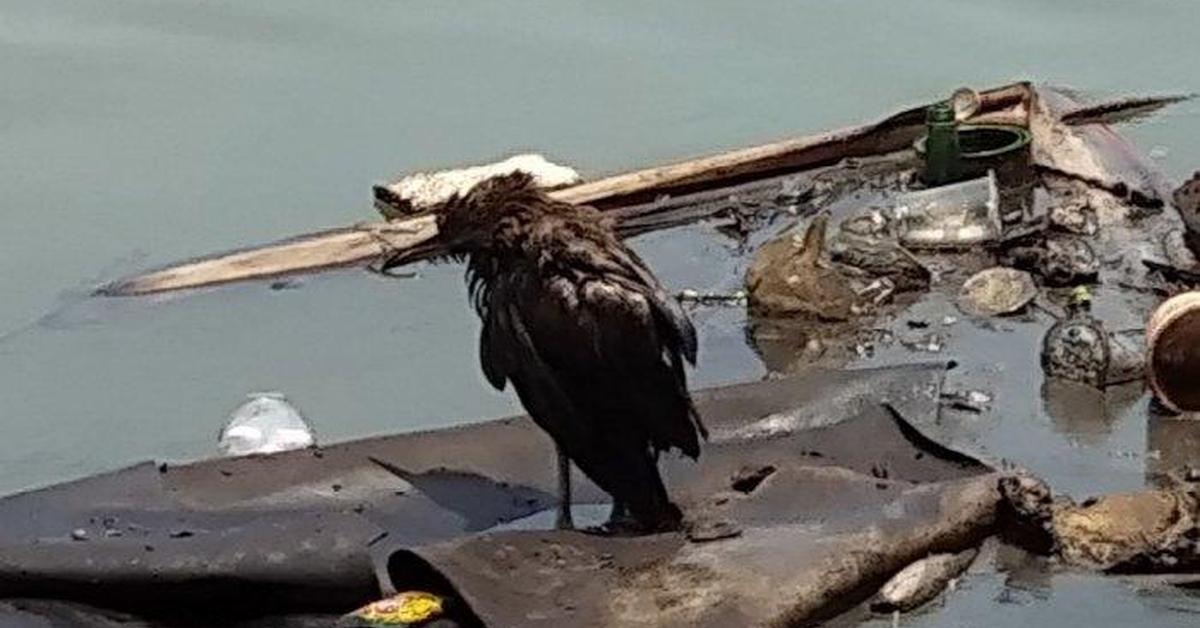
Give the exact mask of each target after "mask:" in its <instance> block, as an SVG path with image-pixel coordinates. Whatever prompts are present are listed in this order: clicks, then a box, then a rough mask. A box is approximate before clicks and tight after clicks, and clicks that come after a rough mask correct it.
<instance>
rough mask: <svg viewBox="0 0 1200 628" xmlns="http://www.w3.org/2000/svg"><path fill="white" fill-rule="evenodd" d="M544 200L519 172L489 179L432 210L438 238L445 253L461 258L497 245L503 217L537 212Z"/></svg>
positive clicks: (502, 225)
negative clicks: (435, 216) (434, 214)
mask: <svg viewBox="0 0 1200 628" xmlns="http://www.w3.org/2000/svg"><path fill="white" fill-rule="evenodd" d="M544 201H545V197H544V196H543V194H542V193H541V192H540V191H539V190H538V187H537V184H536V183H534V180H533V175H530V174H529V173H527V172H523V171H521V170H516V171H513V172H512V173H509V174H503V175H498V176H494V177H490V178H487V179H484V180H483V181H480V182H479V183H477V184H475V186H474V187H472V188H471V189H470V190H468V191H467V193H466V194H463V195H461V196H460V195H457V194H456V195H454V196H452V197H450V199H448V200H447V201H446V202H445V203H442V204H440V205H439V206H438V207H437V208H435V210H434V211H435V213H436V214H437V225H438V235H439V239H440V240H441V245H442V246H444V247H445V251H446V252H447V253H448V254H449V255H451V256H453V257H462V256H465V255H470V254H471V253H475V252H478V251H482V250H488V249H491V248H493V247H494V246H495V245H496V239H497V236H498V234H499V233H500V231H501V230H502V229H503V228H504V225H505V223H506V222H509V221H506V220H505V218H516V217H519V216H520V215H521V214H524V213H528V212H531V211H536V209H537V208H538V207H539V206H541V205H542V204H544Z"/></svg>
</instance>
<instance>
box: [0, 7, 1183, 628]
mask: <svg viewBox="0 0 1200 628" xmlns="http://www.w3.org/2000/svg"><path fill="white" fill-rule="evenodd" d="M1197 25H1200V3H1197V2H1195V0H1177V1H1166V0H1158V1H1143V2H1136V3H1135V2H1082V1H1080V0H1064V1H1060V2H1053V3H1049V2H1035V1H1033V0H1024V1H1010V2H999V1H994V0H993V1H988V2H983V1H979V0H972V1H969V2H968V1H963V0H954V1H951V0H934V1H929V2H921V3H896V2H882V1H880V2H819V3H818V2H757V3H752V4H745V3H732V2H731V3H716V2H698V1H696V0H688V1H672V2H657V3H652V4H646V3H640V2H608V3H596V2H586V3H585V2H572V1H567V0H554V1H552V2H551V1H546V2H520V3H491V2H441V3H432V2H429V3H419V4H418V3H412V2H396V1H389V2H385V1H383V0H371V1H367V0H362V1H343V2H318V1H313V0H290V1H288V2H280V1H277V2H270V3H249V2H233V1H206V2H198V1H195V0H193V1H186V2H185V1H168V0H143V1H128V0H106V1H104V2H99V1H91V2H82V1H74V0H55V1H53V2H36V1H24V2H13V1H10V0H0V87H2V88H0V212H2V213H0V215H2V217H3V222H2V223H0V225H2V226H0V269H2V270H0V295H3V298H2V299H0V430H2V431H0V433H2V435H3V437H2V438H0V492H8V491H12V490H16V489H19V488H23V487H28V486H32V485H38V484H45V483H48V482H51V481H55V480H59V479H63V478H67V477H72V476H79V475H82V474H86V473H91V472H95V471H98V470H102V469H108V468H113V467H116V466H119V465H122V464H125V463H129V462H133V461H136V460H139V459H144V458H149V457H160V458H194V457H201V456H207V455H211V454H213V453H214V452H215V437H216V431H217V429H218V427H219V425H220V424H221V422H222V420H223V417H224V416H225V414H226V413H227V412H228V411H229V410H230V409H231V408H233V407H234V406H236V405H237V404H238V403H240V401H241V399H242V398H243V395H244V394H245V393H246V392H249V391H254V390H263V389H276V390H281V391H284V392H285V393H287V394H288V395H289V396H290V397H291V398H292V399H293V400H294V401H295V402H296V403H297V404H298V405H299V406H300V407H301V408H302V410H303V411H304V412H305V413H306V414H307V415H308V416H309V417H310V418H311V419H312V421H313V422H314V423H315V424H316V427H317V429H318V431H319V436H320V437H321V438H322V439H323V440H325V441H330V440H338V439H345V438H351V437H357V436H364V435H368V434H375V433H381V432H389V431H397V430H403V429H409V428H415V427H426V426H436V425H444V424H447V423H453V422H457V421H461V420H465V419H475V418H482V417H489V416H494V415H497V414H502V413H506V412H510V411H514V410H515V409H516V407H517V406H516V404H515V402H514V400H513V399H512V398H511V397H510V396H507V395H501V394H496V393H494V392H493V391H491V390H490V389H489V388H488V387H487V386H486V385H485V384H484V382H483V380H482V378H481V377H480V376H479V374H478V370H477V366H476V358H475V338H474V335H475V332H476V323H475V321H474V319H473V316H472V315H471V313H470V312H469V310H468V308H467V305H466V301H465V298H464V297H465V294H464V290H463V288H462V286H461V281H460V276H459V275H460V271H459V269H458V268H455V267H451V266H443V267H428V268H423V269H422V275H421V277H420V278H419V279H415V280H410V281H389V280H383V279H380V278H377V277H374V276H370V275H367V274H365V273H361V272H339V273H333V274H329V275H324V276H321V277H316V278H311V279H307V280H304V281H303V282H302V283H301V285H300V286H299V288H298V289H294V290H282V291H273V290H270V289H269V288H268V287H267V286H266V285H263V284H251V285H243V286H234V287H227V288H221V289H215V290H206V291H202V292H199V293H192V294H186V295H176V296H167V297H163V298H154V299H136V300H95V299H87V298H85V294H86V292H87V290H88V289H89V288H91V287H93V286H94V285H96V284H98V283H99V282H100V281H102V280H107V279H112V278H115V277H117V276H120V275H125V274H130V273H133V272H136V271H138V270H142V269H146V268H150V267H153V266H156V265H161V264H164V263H167V262H171V261H174V260H177V259H180V258H185V257H189V256H194V255H200V254H204V253H207V252H211V251H214V250H222V249H226V248H230V247H235V246H240V245H248V244H252V243H258V242H263V241H266V240H270V239H274V238H276V237H280V236H285V235H290V234H294V233H300V232H303V231H306V230H311V229H314V228H318V227H325V226H331V225H339V224H345V223H348V222H353V221H356V220H362V219H367V218H370V217H372V212H371V210H370V208H369V207H370V199H369V196H370V195H369V185H370V184H371V183H372V182H374V181H377V180H380V179H383V178H385V177H388V176H390V175H392V174H394V173H396V172H403V171H408V170H414V169H422V168H431V167H440V166H446V165H455V164H460V163H465V162H478V161H484V160H490V159H493V158H497V157H501V156H504V155H506V154H509V153H511V152H515V151H518V150H527V149H534V150H539V151H542V152H545V153H547V154H548V155H550V156H551V157H552V158H555V159H558V160H561V161H564V162H567V163H570V164H573V165H575V166H576V167H578V168H579V169H580V170H581V171H583V172H584V173H586V174H587V175H589V176H595V175H599V174H602V173H607V172H613V171H619V170H622V169H626V168H631V167H636V166H640V165H645V164H649V163H655V162H662V161H668V160H672V159H676V158H680V157H685V156H690V155H694V154H698V153H703V152H710V151H714V150H717V149H721V148H728V147H735V146H741V145H747V144H750V143H754V142H758V141H764V140H768V139H773V138H777V137H781V136H786V135H789V134H795V133H801V132H810V131H816V130H822V129H826V128H830V127H836V126H842V125H846V124H851V123H855V122H858V121H861V120H864V119H869V118H874V117H877V116H879V115H882V114H884V113H886V112H889V111H892V110H894V109H896V108H898V107H899V106H900V105H907V104H911V103H914V102H920V101H926V100H929V99H931V98H934V97H937V96H940V95H942V94H945V93H947V92H948V91H949V90H950V89H952V88H954V87H956V86H958V85H960V84H972V85H976V86H987V85H991V84H996V83H1001V82H1006V81H1008V80H1011V79H1018V78H1033V79H1037V80H1044V81H1049V82H1055V83H1060V84H1068V85H1073V86H1075V87H1079V88H1082V89H1085V90H1092V91H1096V92H1102V93H1103V92H1107V93H1113V92H1122V93H1123V92H1155V93H1160V92H1174V91H1196V90H1200V72H1197V70H1196V66H1195V63H1196V59H1197V58H1200V38H1197V36H1196V33H1197V30H1196V28H1197ZM1126 133H1128V134H1130V135H1131V136H1132V137H1133V138H1135V139H1136V140H1137V142H1138V143H1139V145H1140V146H1141V148H1142V149H1144V150H1146V151H1151V150H1152V149H1153V153H1154V154H1155V155H1156V156H1157V158H1158V159H1159V160H1160V161H1161V165H1162V167H1163V168H1164V169H1165V170H1166V171H1167V172H1169V173H1170V174H1172V175H1173V176H1175V177H1180V176H1183V175H1185V174H1187V173H1190V172H1191V170H1193V169H1195V168H1197V167H1200V141H1198V140H1200V105H1197V104H1195V103H1190V104H1186V105H1184V106H1182V107H1176V108H1173V109H1170V110H1168V111H1167V112H1166V113H1165V114H1162V115H1159V116H1158V117H1156V118H1155V119H1153V120H1152V121H1150V122H1148V123H1145V124H1143V125H1141V126H1139V127H1136V128H1133V129H1127V130H1126ZM637 246H638V247H639V248H640V249H641V250H643V251H644V252H645V253H646V254H647V257H648V259H649V260H650V262H651V264H652V265H654V266H655V268H656V269H657V270H658V271H659V272H660V274H661V275H662V276H663V278H664V280H665V281H666V282H667V283H668V284H670V285H671V286H672V287H674V288H678V287H683V286H685V285H689V286H696V287H700V288H702V289H703V288H712V287H727V286H728V285H730V283H731V282H734V281H736V277H732V276H730V275H729V274H728V272H727V271H728V267H727V266H724V265H722V264H726V263H727V262H718V263H713V260H721V259H725V258H726V257H727V256H726V251H724V250H723V249H722V248H721V247H722V246H724V245H723V244H722V243H720V242H719V241H716V240H714V239H712V238H706V237H703V236H702V235H699V234H697V233H695V232H694V231H691V230H686V229H685V230H682V231H680V232H674V233H670V234H652V235H648V236H645V237H642V238H639V239H638V241H637ZM740 320H741V319H740V316H738V315H737V314H735V313H732V311H730V310H720V309H716V310H711V311H708V312H706V313H704V314H703V315H702V321H701V323H702V325H701V328H702V334H703V337H704V338H703V348H702V354H701V365H700V368H699V371H698V373H697V379H698V381H699V383H700V384H706V383H714V382H722V381H728V380H733V379H740V378H745V377H753V376H758V375H760V374H761V373H762V372H763V367H762V365H761V363H760V362H759V360H758V358H757V357H756V356H755V354H754V353H753V352H752V351H751V350H750V349H749V348H748V347H747V346H746V342H745V339H744V336H743V333H742V331H741V328H740ZM1030 368H1036V367H1035V366H1034V365H1033V364H1031V365H1030ZM1000 403H1003V400H1000ZM1030 420H1033V421H1037V420H1038V418H1037V417H1033V418H1031V419H1030ZM1140 420H1141V418H1140V414H1136V415H1134V416H1133V418H1128V417H1127V418H1124V419H1121V420H1120V421H1118V426H1117V427H1116V428H1112V429H1111V430H1110V432H1111V434H1112V435H1111V436H1105V438H1109V439H1110V440H1114V442H1112V443H1106V444H1104V447H1106V448H1116V449H1122V448H1128V449H1131V450H1135V451H1141V450H1142V449H1143V448H1144V443H1143V442H1142V441H1143V440H1144V438H1145V436H1144V433H1145V430H1144V428H1142V427H1141V426H1140V425H1139V424H1136V423H1134V421H1140ZM1083 432H1087V429H1084V430H1083ZM1106 434H1108V432H1106ZM1088 438H1089V437H1088V435H1087V434H1082V437H1081V439H1080V440H1083V441H1085V442H1086V441H1087V440H1088ZM1116 441H1120V442H1116ZM1126 441H1128V442H1126ZM1080 468H1081V469H1082V468H1086V467H1080ZM1098 472H1099V473H1103V472H1105V471H1104V469H1100V470H1099V471H1098ZM1136 473H1140V470H1138V469H1134V470H1133V471H1131V472H1130V473H1129V474H1127V475H1131V476H1132V475H1135V474H1136ZM1122 477H1124V476H1122ZM1085 480H1086V478H1076V480H1074V481H1075V482H1076V484H1075V485H1083V484H1085ZM1097 485H1098V486H1104V485H1106V483H1105V482H1103V481H1100V482H1098V483H1097ZM999 578H1000V576H991V575H981V576H978V577H975V578H968V579H967V580H966V581H965V582H964V585H963V586H964V587H965V588H966V591H967V592H968V593H967V594H965V595H961V596H958V597H956V598H953V599H952V600H951V602H950V606H949V608H948V612H947V613H946V614H938V615H930V614H925V615H922V616H918V617H916V618H913V619H912V620H911V624H912V625H979V626H985V625H999V624H997V623H995V622H994V621H993V620H994V619H995V618H996V617H997V615H996V614H995V608H997V607H996V603H1004V602H1008V601H1013V600H1012V599H1010V598H1012V597H1013V596H1012V593H1011V591H1012V587H1009V586H1008V585H1007V581H1005V584H1004V586H1000V585H998V584H996V583H997V582H998V579H999ZM1064 578H1065V582H1064V583H1060V582H1057V581H1056V582H1055V583H1054V586H1053V587H1045V588H1041V589H1038V590H1037V592H1035V593H1034V594H1032V595H1033V598H1032V601H1026V602H1021V601H1020V600H1016V601H1017V607H1019V608H1022V609H1025V610H1023V611H1022V612H1020V613H1016V614H1014V613H1011V612H1005V613H1002V614H1001V615H1000V616H1004V617H1009V618H1011V619H1013V620H1014V621H1013V623H1012V625H1017V622H1020V623H1021V625H1036V624H1040V623H1042V622H1049V621H1057V622H1058V623H1062V622H1061V619H1063V618H1065V617H1071V618H1076V619H1079V620H1080V621H1084V622H1087V621H1099V620H1098V618H1102V619H1104V621H1100V623H1099V624H1097V625H1100V624H1103V625H1114V626H1115V625H1132V624H1137V623H1146V622H1150V623H1156V624H1158V623H1161V624H1162V625H1190V624H1189V622H1188V619H1189V617H1191V616H1193V615H1192V613H1194V612H1195V605H1194V600H1193V599H1191V598H1187V599H1184V600H1182V601H1181V599H1180V598H1178V596H1175V595H1168V596H1167V598H1166V600H1167V601H1165V602H1162V603H1159V602H1154V603H1153V604H1149V605H1148V606H1147V604H1145V603H1143V602H1144V601H1145V600H1146V599H1152V601H1153V600H1157V599H1158V598H1147V597H1146V596H1145V595H1143V594H1141V593H1139V591H1138V590H1137V589H1134V588H1130V587H1126V586H1124V585H1121V584H1119V583H1116V582H1114V581H1108V580H1097V579H1094V578H1093V579H1089V578H1086V577H1083V576H1080V577H1078V578H1074V577H1064ZM1060 584H1061V586H1060ZM1018 590H1020V588H1018ZM1118 598H1125V599H1126V602H1123V603H1121V604H1110V603H1106V600H1114V599H1118ZM1138 600H1141V601H1140V602H1139V601H1138ZM1181 604H1182V606H1181ZM1017 607H1008V608H1009V609H1011V608H1017ZM999 608H1001V609H1002V610H1003V609H1004V608H1005V607H1003V606H1001V607H999ZM1146 608H1149V609H1150V610H1145V609H1146ZM1110 609H1111V610H1110ZM1139 609H1140V610H1139ZM1064 613H1066V614H1064ZM946 622H950V623H948V624H947V623H946ZM1030 622H1032V623H1030ZM1006 625H1007V624H1006Z"/></svg>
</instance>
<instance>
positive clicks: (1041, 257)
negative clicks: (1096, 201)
mask: <svg viewBox="0 0 1200 628" xmlns="http://www.w3.org/2000/svg"><path fill="white" fill-rule="evenodd" d="M1008 258H1009V259H1008V261H1009V263H1011V264H1012V265H1013V266H1015V267H1017V268H1021V269H1024V270H1029V271H1032V272H1036V273H1038V274H1039V275H1040V276H1041V277H1042V280H1043V281H1044V282H1045V283H1046V285H1050V286H1074V285H1079V284H1081V283H1091V282H1094V281H1096V278H1097V277H1098V276H1099V275H1100V258H1099V257H1097V256H1096V252H1095V251H1094V250H1092V246H1091V245H1090V244H1088V243H1087V241H1085V240H1083V239H1082V238H1079V237H1075V236H1059V237H1052V238H1046V239H1045V240H1043V241H1041V242H1040V243H1039V244H1037V245H1032V246H1019V247H1014V248H1012V249H1010V250H1009V252H1008Z"/></svg>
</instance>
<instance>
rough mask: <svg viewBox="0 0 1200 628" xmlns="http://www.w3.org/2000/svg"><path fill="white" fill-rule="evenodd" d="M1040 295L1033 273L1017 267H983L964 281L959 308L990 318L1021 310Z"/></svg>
mask: <svg viewBox="0 0 1200 628" xmlns="http://www.w3.org/2000/svg"><path fill="white" fill-rule="evenodd" d="M1035 296H1037V286H1035V285H1034V284H1033V278H1032V277H1030V276H1029V273H1027V272H1025V271H1021V270H1016V269H1014V268H1004V267H999V266H997V267H994V268H988V269H987V270H981V271H979V272H978V273H975V274H974V275H972V276H971V278H970V279H968V280H967V281H966V283H964V284H963V287H962V290H961V291H959V294H958V307H959V309H961V310H962V311H963V312H965V313H967V314H970V315H972V316H979V317H988V316H1002V315H1005V314H1013V313H1016V312H1019V311H1021V310H1022V309H1023V308H1024V307H1025V306H1026V305H1028V304H1029V302H1030V301H1032V300H1033V298H1034V297H1035Z"/></svg>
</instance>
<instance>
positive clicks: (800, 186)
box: [775, 177, 816, 205]
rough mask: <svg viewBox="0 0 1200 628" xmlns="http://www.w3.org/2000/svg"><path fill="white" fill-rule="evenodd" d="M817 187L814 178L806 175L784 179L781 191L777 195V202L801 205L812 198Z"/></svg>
mask: <svg viewBox="0 0 1200 628" xmlns="http://www.w3.org/2000/svg"><path fill="white" fill-rule="evenodd" d="M815 189H816V186H815V185H814V184H813V182H812V180H811V179H808V178H805V177H792V178H790V179H784V180H783V184H782V185H781V186H780V187H779V193H778V194H776V195H775V202H776V203H778V204H780V205H799V204H800V203H802V202H804V201H806V200H808V199H810V198H812V195H813V191H814V190H815Z"/></svg>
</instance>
